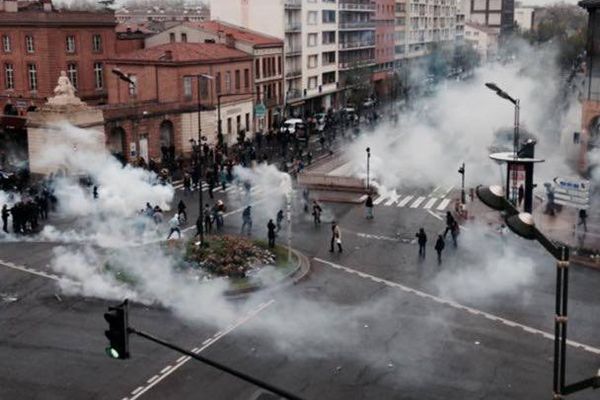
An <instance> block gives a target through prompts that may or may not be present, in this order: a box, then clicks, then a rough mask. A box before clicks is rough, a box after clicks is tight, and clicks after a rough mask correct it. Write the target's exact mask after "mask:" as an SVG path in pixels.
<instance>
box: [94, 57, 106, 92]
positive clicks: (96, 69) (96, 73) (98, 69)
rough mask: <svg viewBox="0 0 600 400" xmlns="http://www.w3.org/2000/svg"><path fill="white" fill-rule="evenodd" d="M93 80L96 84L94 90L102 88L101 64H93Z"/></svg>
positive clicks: (102, 72)
mask: <svg viewBox="0 0 600 400" xmlns="http://www.w3.org/2000/svg"><path fill="white" fill-rule="evenodd" d="M94 79H95V82H96V89H103V88H104V67H103V65H102V63H94Z"/></svg>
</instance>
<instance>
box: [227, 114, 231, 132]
mask: <svg viewBox="0 0 600 400" xmlns="http://www.w3.org/2000/svg"><path fill="white" fill-rule="evenodd" d="M227 133H229V134H231V118H227Z"/></svg>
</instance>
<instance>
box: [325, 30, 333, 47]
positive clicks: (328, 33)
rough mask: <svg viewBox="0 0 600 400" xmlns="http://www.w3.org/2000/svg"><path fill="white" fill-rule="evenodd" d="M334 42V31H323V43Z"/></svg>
mask: <svg viewBox="0 0 600 400" xmlns="http://www.w3.org/2000/svg"><path fill="white" fill-rule="evenodd" d="M333 43H335V31H326V32H323V44H333Z"/></svg>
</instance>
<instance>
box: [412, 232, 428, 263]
mask: <svg viewBox="0 0 600 400" xmlns="http://www.w3.org/2000/svg"><path fill="white" fill-rule="evenodd" d="M415 236H416V237H417V243H418V244H419V257H420V258H423V259H425V245H426V244H427V234H426V233H425V229H423V228H421V229H419V232H417V234H416V235H415Z"/></svg>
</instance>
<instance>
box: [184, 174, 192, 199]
mask: <svg viewBox="0 0 600 400" xmlns="http://www.w3.org/2000/svg"><path fill="white" fill-rule="evenodd" d="M190 194H192V177H191V176H190V174H188V173H187V172H186V173H185V175H184V176H183V195H184V196H188V195H190Z"/></svg>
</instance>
